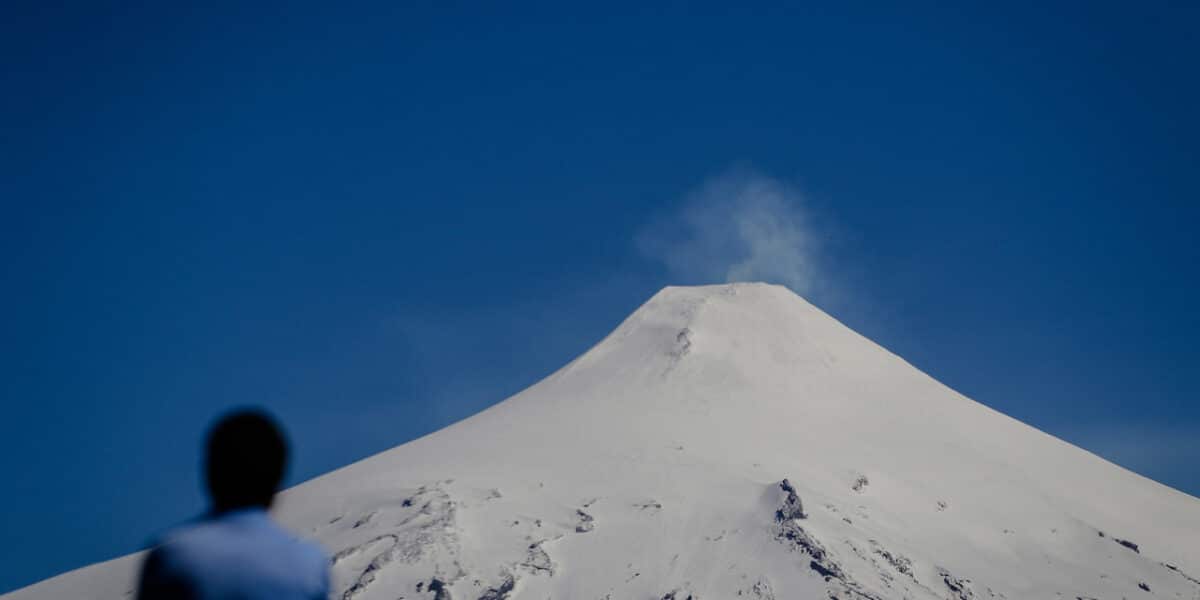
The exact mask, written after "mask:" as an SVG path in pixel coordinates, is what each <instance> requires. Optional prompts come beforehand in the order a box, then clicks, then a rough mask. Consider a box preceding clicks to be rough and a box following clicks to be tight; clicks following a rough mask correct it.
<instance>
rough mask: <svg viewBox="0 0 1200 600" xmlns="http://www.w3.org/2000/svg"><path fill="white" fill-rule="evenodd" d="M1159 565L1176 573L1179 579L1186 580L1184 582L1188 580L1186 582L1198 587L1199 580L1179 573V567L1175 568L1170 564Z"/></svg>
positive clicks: (1181, 572)
mask: <svg viewBox="0 0 1200 600" xmlns="http://www.w3.org/2000/svg"><path fill="white" fill-rule="evenodd" d="M1161 564H1162V566H1164V567H1166V568H1168V569H1170V570H1172V571H1175V572H1176V573H1178V574H1179V576H1180V577H1182V578H1184V579H1186V580H1188V581H1190V582H1192V583H1194V584H1196V585H1198V586H1200V579H1196V578H1195V577H1192V576H1191V575H1188V574H1187V573H1184V572H1183V571H1180V570H1179V567H1177V566H1175V565H1172V564H1170V563H1161Z"/></svg>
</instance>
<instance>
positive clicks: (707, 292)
mask: <svg viewBox="0 0 1200 600" xmlns="http://www.w3.org/2000/svg"><path fill="white" fill-rule="evenodd" d="M275 512H276V514H277V516H278V517H279V518H280V519H281V520H282V521H283V522H284V523H285V524H286V525H288V526H289V527H291V528H292V529H294V530H295V531H297V532H299V533H302V534H304V535H307V536H311V537H313V538H315V539H316V540H318V541H320V542H321V543H322V544H324V545H325V547H326V548H327V549H328V551H329V552H330V554H331V555H333V556H334V567H333V571H334V582H335V595H336V596H337V597H338V598H345V599H355V600H374V599H388V600H395V599H397V598H406V599H418V598H428V599H446V598H454V599H455V600H483V599H492V600H496V599H500V598H512V599H516V598H521V599H536V600H542V599H545V598H555V599H564V600H565V599H576V598H578V599H587V600H596V599H610V600H617V599H637V600H643V599H644V600H651V599H659V600H661V599H668V598H669V599H674V600H684V599H686V598H689V597H690V598H696V599H703V600H708V599H733V598H749V599H753V598H759V599H762V598H776V599H780V600H782V599H791V598H877V599H885V598H886V599H892V598H895V599H901V598H911V599H926V598H941V599H945V598H950V599H957V600H961V599H966V598H994V597H995V598H1008V599H1010V600H1020V599H1027V598H1068V599H1075V598H1100V599H1114V600H1115V599H1118V598H1131V599H1132V598H1142V597H1145V598H1152V597H1160V598H1183V599H1187V600H1194V599H1198V598H1200V500H1197V499H1196V498H1193V497H1191V496H1189V495H1186V494H1183V493H1181V492H1178V491H1175V490H1173V489H1170V488H1168V487H1165V486H1163V485H1160V484H1158V483H1155V482H1153V481H1150V480H1148V479H1146V478H1144V477H1141V476H1139V475H1137V474H1134V473H1131V472H1129V471H1127V470H1125V469H1122V468H1120V467H1117V466H1115V465H1113V464H1111V463H1108V462H1106V461H1104V460H1102V459H1100V458H1098V457H1096V456H1095V455H1093V454H1090V453H1088V452H1086V451H1084V450H1081V449H1079V448H1076V447H1074V446H1071V445H1070V444H1067V443H1065V442H1063V441H1061V440H1058V439H1056V438H1054V437H1051V436H1049V435H1046V434H1044V433H1042V432H1040V431H1038V430H1036V429H1033V428H1031V427H1029V426H1026V425H1024V424H1022V423H1020V422H1018V421H1015V420H1013V419H1011V418H1009V417H1006V416H1004V415H1002V414H1000V413H997V412H995V411H993V410H991V409H989V408H987V407H985V406H983V405H980V404H978V403H976V402H973V401H971V400H970V399H968V398H965V397H963V396H962V395H960V394H958V393H956V392H955V391H954V390H951V389H949V388H947V387H946V386H944V385H942V384H940V383H938V382H937V381H935V380H933V379H932V378H930V377H929V376H927V375H925V374H924V373H922V372H920V371H918V370H917V369H916V368H914V367H913V366H912V365H909V364H908V363H906V362H904V361H903V360H902V359H900V358H899V357H897V356H895V355H893V354H891V353H889V352H887V351H886V350H884V349H883V348H880V347H879V346H877V345H875V344H874V343H872V342H871V341H870V340H867V339H865V338H863V337H861V336H859V335H858V334H856V333H854V332H853V331H851V330H850V329H848V328H846V327H845V326H843V325H842V324H840V323H838V322H837V321H836V320H834V319H833V318H831V317H829V316H828V315H826V314H825V313H823V312H821V311H820V310H818V309H816V308H814V307H813V306H811V305H809V304H808V303H807V302H805V301H804V300H802V299H801V298H799V297H798V296H796V295H795V294H793V293H792V292H790V291H788V290H787V289H785V288H782V287H777V286H770V285H763V284H735V285H724V286H709V287H695V288H684V287H678V288H667V289H664V290H663V291H661V292H659V293H658V294H657V295H655V296H654V297H653V298H652V299H650V301H649V302H647V303H646V304H645V305H644V306H642V307H641V308H640V309H638V310H637V312H635V313H634V314H633V315H631V316H630V317H629V318H628V319H627V320H626V321H625V322H624V323H622V324H621V325H620V326H619V327H618V328H617V329H616V331H614V332H613V333H612V334H610V335H609V336H608V337H607V338H606V339H605V340H604V341H602V342H601V343H600V344H598V345H597V346H595V347H594V348H592V349H591V350H590V351H588V352H587V353H586V354H584V355H583V356H580V357H579V358H577V359H576V360H575V361H573V362H571V363H570V364H568V365H567V366H565V367H563V368H562V369H561V370H559V371H558V372H557V373H555V374H553V375H551V376H550V377H548V378H546V379H545V380H543V381H541V382H540V383H538V384H536V385H534V386H533V387H531V388H529V389H527V390H525V391H524V392H522V393H520V394H517V395H516V396H513V397H512V398H509V399H508V400H506V401H504V402H502V403H500V404H497V405H495V406H493V407H492V408H490V409H488V410H485V411H484V412H482V413H480V414H477V415H475V416H473V417H471V418H469V419H466V420H464V421H461V422H459V423H456V424H454V425H452V426H450V427H447V428H446V429H443V430H441V431H439V432H437V433H434V434H431V435H429V436H426V437H424V438H421V439H418V440H416V441H413V442H410V443H408V444H405V445H403V446H399V447H397V448H394V449H392V450H389V451H387V452H383V453H381V454H378V455H375V456H373V457H370V458H368V459H366V460H363V461H360V462H358V463H355V464H352V465H350V466H348V467H345V468H343V469H339V470H337V471H334V472H332V473H329V474H327V475H324V476H322V477H319V478H317V479H314V480H311V481H309V482H307V483H304V484H302V485H299V486H296V487H295V488H292V489H290V490H288V491H287V492H285V493H284V494H283V496H282V497H281V499H280V501H279V504H278V506H277V509H276V511H275ZM138 560H139V555H130V556H127V557H124V558H120V559H117V560H114V561H110V562H107V563H102V564H98V565H93V566H91V567H87V568H84V569H80V570H78V571H74V572H71V573H67V574H65V575H61V576H59V577H56V578H53V579H50V580H47V581H44V582H42V583H39V584H36V585H34V586H31V587H28V588H25V589H23V590H19V591H17V592H14V593H13V594H11V595H10V596H8V597H9V598H12V599H13V600H16V599H18V598H20V599H25V598H38V599H50V598H102V599H114V600H115V599H120V598H125V597H128V596H129V595H130V594H131V591H132V587H133V583H132V580H133V575H134V573H135V571H136V568H137V564H138Z"/></svg>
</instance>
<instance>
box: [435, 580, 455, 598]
mask: <svg viewBox="0 0 1200 600" xmlns="http://www.w3.org/2000/svg"><path fill="white" fill-rule="evenodd" d="M429 591H431V592H433V600H452V598H451V596H450V588H449V587H447V586H446V582H444V581H442V580H441V579H438V578H437V577H434V578H433V579H430V580H429Z"/></svg>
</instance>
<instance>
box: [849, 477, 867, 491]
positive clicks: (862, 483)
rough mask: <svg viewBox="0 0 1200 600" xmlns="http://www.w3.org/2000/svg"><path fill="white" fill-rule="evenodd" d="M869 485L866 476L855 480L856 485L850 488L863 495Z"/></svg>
mask: <svg viewBox="0 0 1200 600" xmlns="http://www.w3.org/2000/svg"><path fill="white" fill-rule="evenodd" d="M868 483H870V482H869V481H867V476H866V475H859V476H858V477H857V478H855V480H854V485H852V486H850V489H852V490H854V491H856V492H859V493H862V491H863V490H864V489H866V487H867V484H868Z"/></svg>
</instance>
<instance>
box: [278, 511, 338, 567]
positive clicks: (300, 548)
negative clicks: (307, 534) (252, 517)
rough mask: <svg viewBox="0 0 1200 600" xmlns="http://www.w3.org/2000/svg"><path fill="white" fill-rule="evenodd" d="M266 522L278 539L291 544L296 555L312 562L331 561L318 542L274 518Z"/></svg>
mask: <svg viewBox="0 0 1200 600" xmlns="http://www.w3.org/2000/svg"><path fill="white" fill-rule="evenodd" d="M266 523H268V524H269V525H268V526H269V527H270V528H271V529H272V530H273V531H274V536H275V537H276V539H278V540H279V541H282V542H283V543H285V544H286V545H287V546H289V547H290V548H291V550H292V552H293V553H294V554H295V555H297V556H299V557H301V558H303V559H304V560H306V561H309V562H312V563H319V564H324V563H327V562H328V561H329V557H328V555H327V554H326V553H325V549H324V548H322V547H321V546H320V545H319V544H317V543H316V542H313V541H311V540H308V539H305V538H303V537H300V536H299V535H296V534H295V533H293V532H292V531H291V530H289V529H287V528H286V527H284V526H283V525H282V524H280V523H279V522H277V521H275V520H274V519H269V520H267V521H266Z"/></svg>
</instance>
